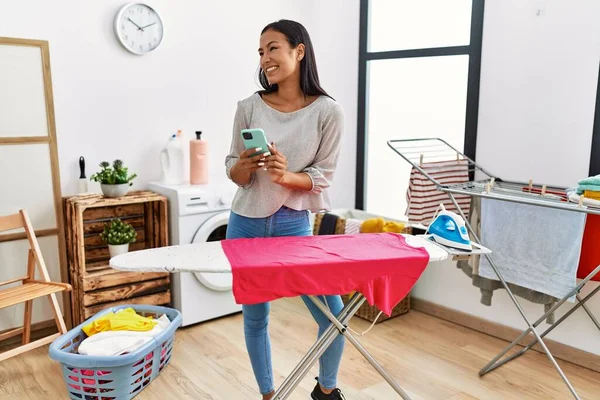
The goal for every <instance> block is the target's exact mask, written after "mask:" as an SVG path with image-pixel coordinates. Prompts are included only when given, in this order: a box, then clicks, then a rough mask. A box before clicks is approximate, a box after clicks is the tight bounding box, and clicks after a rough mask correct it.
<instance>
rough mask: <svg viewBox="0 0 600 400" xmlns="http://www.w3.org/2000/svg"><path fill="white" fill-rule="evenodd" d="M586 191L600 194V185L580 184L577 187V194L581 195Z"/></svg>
mask: <svg viewBox="0 0 600 400" xmlns="http://www.w3.org/2000/svg"><path fill="white" fill-rule="evenodd" d="M586 190H589V191H592V192H600V185H592V184H580V185H579V186H577V194H582V193H583V192H585V191H586Z"/></svg>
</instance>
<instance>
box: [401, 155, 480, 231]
mask: <svg viewBox="0 0 600 400" xmlns="http://www.w3.org/2000/svg"><path fill="white" fill-rule="evenodd" d="M420 168H421V169H423V171H425V172H426V173H427V174H429V175H430V176H431V177H432V178H433V179H435V180H436V181H438V182H440V183H441V184H443V185H451V184H456V183H463V182H468V181H469V162H468V160H459V161H457V160H452V161H439V162H427V163H422V164H421V165H420ZM454 198H455V199H456V202H457V203H458V205H459V206H460V208H461V209H462V211H463V212H464V213H465V216H466V217H467V218H469V207H470V205H471V198H470V196H468V195H454ZM406 201H407V203H408V207H407V210H406V215H407V216H408V220H409V221H410V222H414V223H421V224H423V225H425V226H428V225H429V224H430V223H431V220H432V218H433V216H434V215H435V211H436V209H437V208H438V207H439V205H440V203H444V206H445V207H446V210H448V211H453V212H458V210H457V209H456V207H455V206H454V204H453V203H452V201H451V200H450V197H448V194H446V193H444V192H442V191H440V190H438V189H437V187H436V186H435V184H434V183H433V182H432V181H431V180H429V179H428V178H427V177H426V176H425V175H423V174H422V173H421V172H420V171H419V170H418V169H417V168H415V167H412V170H411V172H410V180H409V184H408V190H407V192H406Z"/></svg>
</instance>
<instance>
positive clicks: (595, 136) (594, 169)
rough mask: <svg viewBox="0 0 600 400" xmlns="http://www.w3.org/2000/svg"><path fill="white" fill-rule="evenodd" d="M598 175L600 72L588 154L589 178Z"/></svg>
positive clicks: (599, 168) (599, 153)
mask: <svg viewBox="0 0 600 400" xmlns="http://www.w3.org/2000/svg"><path fill="white" fill-rule="evenodd" d="M598 174H600V71H598V89H597V91H596V115H595V117H594V130H593V132H592V153H591V154H590V176H595V175H598Z"/></svg>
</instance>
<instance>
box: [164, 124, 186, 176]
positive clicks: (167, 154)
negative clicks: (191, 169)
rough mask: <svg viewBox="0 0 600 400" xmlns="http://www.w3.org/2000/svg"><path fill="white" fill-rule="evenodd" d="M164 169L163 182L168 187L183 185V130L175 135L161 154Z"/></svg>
mask: <svg viewBox="0 0 600 400" xmlns="http://www.w3.org/2000/svg"><path fill="white" fill-rule="evenodd" d="M160 165H161V169H162V178H161V182H162V183H164V184H167V185H179V184H181V183H183V181H184V176H183V146H182V145H181V130H178V131H177V134H173V135H172V136H171V137H170V138H169V141H168V142H167V144H166V146H165V148H164V149H162V151H161V152H160Z"/></svg>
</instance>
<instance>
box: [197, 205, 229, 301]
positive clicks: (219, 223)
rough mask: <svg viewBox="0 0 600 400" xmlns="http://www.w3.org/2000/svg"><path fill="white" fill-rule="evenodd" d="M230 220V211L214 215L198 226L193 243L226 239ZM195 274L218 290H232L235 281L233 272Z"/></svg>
mask: <svg viewBox="0 0 600 400" xmlns="http://www.w3.org/2000/svg"><path fill="white" fill-rule="evenodd" d="M228 221H229V211H226V212H222V213H219V214H216V215H213V216H212V217H210V218H209V219H207V220H206V221H205V222H204V223H203V224H202V225H201V226H200V228H198V231H196V234H195V235H194V238H193V239H192V243H202V242H214V241H218V240H223V239H225V234H226V232H227V222H228ZM194 276H195V277H196V279H198V281H200V283H201V284H203V285H204V286H206V287H207V288H209V289H212V290H216V291H227V290H231V286H232V283H233V277H232V275H231V274H215V273H212V274H210V273H205V272H194Z"/></svg>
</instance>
